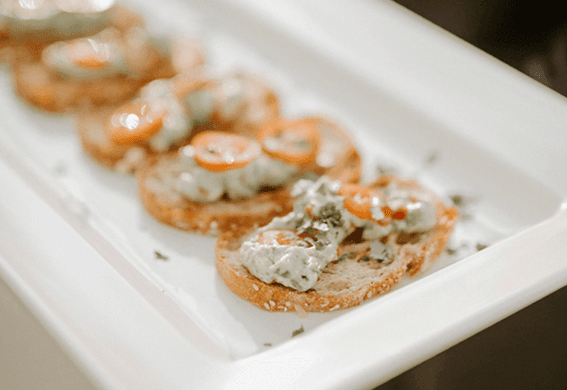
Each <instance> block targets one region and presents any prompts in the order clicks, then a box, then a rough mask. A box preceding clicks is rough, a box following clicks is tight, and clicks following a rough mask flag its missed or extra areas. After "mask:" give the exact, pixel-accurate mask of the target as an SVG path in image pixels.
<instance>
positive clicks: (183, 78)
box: [171, 74, 209, 98]
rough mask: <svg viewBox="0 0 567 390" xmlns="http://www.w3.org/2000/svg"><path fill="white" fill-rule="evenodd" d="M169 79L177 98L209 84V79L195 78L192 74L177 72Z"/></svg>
mask: <svg viewBox="0 0 567 390" xmlns="http://www.w3.org/2000/svg"><path fill="white" fill-rule="evenodd" d="M171 81H172V82H173V93H174V95H175V96H177V97H178V98H181V97H183V96H186V95H188V94H190V93H191V92H194V91H197V90H199V89H201V88H203V87H204V86H206V85H207V84H209V81H206V80H203V79H201V78H196V77H195V75H193V74H178V75H177V76H175V77H174V78H172V79H171Z"/></svg>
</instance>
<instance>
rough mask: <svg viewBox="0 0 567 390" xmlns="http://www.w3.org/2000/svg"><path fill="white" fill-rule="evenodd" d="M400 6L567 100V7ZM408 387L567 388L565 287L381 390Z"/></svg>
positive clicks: (491, 3)
mask: <svg viewBox="0 0 567 390" xmlns="http://www.w3.org/2000/svg"><path fill="white" fill-rule="evenodd" d="M397 3H399V4H401V5H403V6H404V7H406V8H408V9H410V10H411V11H413V12H415V13H417V14H419V15H421V16H422V17H424V18H426V19H428V20H430V21H431V22H433V23H435V24H437V25H439V26H440V27H442V28H444V29H445V30H447V31H449V32H451V33H453V34H454V35H456V36H458V37H460V38H462V39H464V40H465V41H467V42H469V43H471V44H473V45H475V46H477V47H478V48H480V49H482V50H484V51H485V52H487V53H489V54H490V55H492V56H494V57H496V58H498V59H500V60H501V61H503V62H505V63H507V64H508V65H510V66H512V67H514V68H516V69H518V70H520V71H522V72H524V73H526V74H528V75H530V76H531V77H533V78H534V79H536V80H538V81H540V82H541V83H542V84H545V85H546V86H548V87H549V88H552V89H554V90H555V91H557V92H559V93H561V94H563V95H566V96H567V54H566V53H567V50H566V47H567V44H566V39H565V37H566V36H567V33H566V32H565V31H567V30H566V27H567V12H565V11H564V10H563V9H564V6H565V4H567V3H565V2H563V1H553V2H552V1H538V2H534V1H514V0H500V1H496V0H486V1H483V0H397ZM565 104H567V100H566V101H565ZM566 131H567V124H566ZM566 146H567V145H566ZM566 243H567V237H566ZM566 261H567V256H566ZM409 389H420V390H421V389H442V390H445V389H560V390H566V389H567V287H566V288H563V289H561V290H559V291H557V292H555V293H554V294H551V295H550V296H548V297H546V298H544V299H543V300H541V301H539V302H536V303H534V304H533V305H530V306H528V307H527V308H525V309H523V310H521V311H520V312H518V313H516V314H514V315H512V316H510V317H508V318H506V319H505V320H503V321H501V322H499V323H497V324H495V325H493V326H492V327H490V328H488V329H486V330H484V331H482V332H480V333H478V334H476V335H474V336H472V337H471V338H469V339H467V340H465V341H463V342H461V343H459V344H457V345H456V346H454V347H452V348H450V349H449V350H447V351H445V352H443V353H441V354H439V355H437V356H435V357H433V358H431V359H429V360H427V361H425V362H424V363H422V364H420V365H419V366H417V367H415V368H413V369H411V370H409V371H407V372H405V373H403V374H402V375H399V376H398V377H396V378H394V379H392V380H390V381H389V382H387V383H385V384H383V385H382V386H379V387H378V388H376V390H409Z"/></svg>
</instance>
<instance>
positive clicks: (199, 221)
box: [137, 119, 361, 235]
mask: <svg viewBox="0 0 567 390" xmlns="http://www.w3.org/2000/svg"><path fill="white" fill-rule="evenodd" d="M320 120H321V121H324V123H325V125H326V126H327V127H328V128H331V129H332V131H325V132H324V134H323V138H329V137H331V138H333V140H327V141H323V145H322V147H321V148H320V153H323V154H325V153H327V154H332V155H333V161H334V165H332V166H321V165H318V164H317V163H316V162H315V163H313V164H312V165H310V166H308V167H306V168H305V169H304V170H302V171H301V172H299V173H298V174H297V176H296V177H294V178H293V179H292V180H290V181H289V183H287V184H286V185H285V186H284V187H282V188H267V189H265V190H262V191H260V193H259V194H258V195H257V196H254V197H252V198H249V199H246V200H222V201H219V202H213V203H210V204H206V203H200V202H194V201H191V200H189V199H187V198H184V197H183V196H181V195H179V194H177V193H176V192H175V191H174V190H173V189H172V185H170V184H169V183H170V182H171V180H172V178H173V177H175V175H179V174H180V172H179V171H178V170H179V169H182V168H179V164H178V157H177V154H176V153H170V154H167V155H162V156H155V157H153V158H150V159H147V160H146V161H145V162H144V164H143V165H142V166H141V167H140V168H139V169H138V171H137V174H138V175H137V179H138V191H139V194H140V199H141V201H142V204H143V206H144V208H145V209H146V210H147V211H148V213H149V214H150V215H151V216H153V217H154V218H155V219H157V220H158V221H161V222H162V223H165V224H167V225H170V226H173V227H175V228H177V229H181V230H186V231H191V232H196V233H201V234H208V235H218V234H219V233H222V232H225V231H227V230H231V229H234V228H245V229H246V228H248V227H250V226H261V225H264V224H266V223H268V222H270V221H271V220H272V219H273V218H274V217H276V216H281V215H284V214H287V213H288V212H290V211H291V210H292V209H293V201H292V198H291V194H290V192H291V187H292V186H293V184H294V183H295V181H296V180H297V179H298V178H299V177H300V176H301V175H303V174H305V173H314V174H326V175H328V176H330V177H332V178H333V179H338V180H341V181H343V182H346V183H353V182H357V181H358V180H359V179H360V175H361V158H360V155H359V154H358V152H357V150H356V148H355V146H354V143H353V141H352V140H351V138H350V136H349V134H348V133H347V132H346V131H345V130H344V129H342V128H341V127H339V126H337V125H335V124H333V122H331V121H328V120H326V119H320ZM335 139H336V141H337V142H340V145H341V150H340V151H339V150H337V148H336V147H335V146H336V145H335V141H334V140H335ZM211 224H212V228H211Z"/></svg>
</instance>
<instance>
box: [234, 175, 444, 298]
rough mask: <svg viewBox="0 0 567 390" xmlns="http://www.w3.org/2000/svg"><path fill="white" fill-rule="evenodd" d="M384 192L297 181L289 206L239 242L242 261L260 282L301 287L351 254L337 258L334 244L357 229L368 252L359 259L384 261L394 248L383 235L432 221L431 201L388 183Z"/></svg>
mask: <svg viewBox="0 0 567 390" xmlns="http://www.w3.org/2000/svg"><path fill="white" fill-rule="evenodd" d="M387 192H388V193H389V196H386V195H385V194H383V193H381V192H380V191H378V190H377V189H373V188H368V187H362V186H358V185H350V184H349V185H347V184H344V185H341V183H340V182H338V181H333V180H331V179H329V178H327V177H325V176H323V177H321V178H320V179H319V180H317V181H316V182H313V181H310V180H300V181H298V182H297V183H296V185H295V186H294V188H293V191H292V195H293V196H296V197H298V198H297V200H296V202H295V204H294V211H293V212H291V213H289V214H288V215H286V216H283V217H279V218H274V219H273V220H272V222H270V223H269V224H268V225H266V226H264V227H261V228H260V229H258V230H257V231H256V232H255V233H254V234H253V235H252V236H251V238H250V239H249V240H248V241H246V242H244V243H243V245H242V247H241V250H240V255H241V257H242V259H243V264H244V265H245V266H246V267H247V268H248V270H249V271H250V272H251V273H252V274H253V275H255V276H256V277H258V278H259V279H260V280H262V281H264V282H266V283H271V281H272V280H273V281H276V282H278V283H281V284H283V285H285V286H288V287H291V288H294V289H296V290H299V291H305V290H306V289H308V288H311V287H313V285H314V284H315V282H316V280H317V278H318V277H319V275H320V273H321V272H322V271H323V268H324V267H325V266H326V264H328V263H329V262H331V261H339V260H344V259H346V258H351V256H350V255H348V256H347V257H344V256H341V257H339V246H340V245H341V243H342V241H343V240H344V239H345V238H346V237H348V236H349V235H350V234H351V233H353V232H354V231H355V230H356V229H362V239H363V240H365V241H367V242H368V252H367V253H366V254H365V255H364V256H362V260H361V261H370V260H372V259H374V260H376V261H377V262H378V263H380V264H382V265H387V264H389V263H390V262H391V261H392V257H393V255H394V248H393V247H392V246H391V245H388V244H386V243H384V242H382V241H381V239H382V238H383V237H384V236H386V235H388V234H390V233H392V232H400V233H413V232H424V231H427V230H429V229H431V228H433V227H434V226H435V225H436V223H437V217H436V209H435V207H434V206H433V205H432V204H431V203H429V202H427V201H426V200H424V199H417V198H415V197H414V196H410V195H411V194H408V193H407V191H405V190H399V189H397V188H390V189H389V190H388V191H387ZM385 221H388V223H384V222H385ZM298 247H299V248H301V249H294V252H292V249H290V248H298ZM317 253H319V254H318V255H317ZM292 270H293V272H292ZM315 275H316V276H315ZM304 276H305V278H304Z"/></svg>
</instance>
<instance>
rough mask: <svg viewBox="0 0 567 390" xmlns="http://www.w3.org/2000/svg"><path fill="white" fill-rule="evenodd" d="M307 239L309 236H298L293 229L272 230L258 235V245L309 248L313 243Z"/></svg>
mask: <svg viewBox="0 0 567 390" xmlns="http://www.w3.org/2000/svg"><path fill="white" fill-rule="evenodd" d="M307 237H310V236H308V235H305V234H303V235H301V234H298V233H297V231H295V230H293V229H274V230H267V231H265V232H262V233H260V234H259V235H258V243H260V244H262V245H288V246H301V247H305V248H309V247H312V246H313V242H310V241H307V240H306V238H307ZM314 240H315V239H313V241H314Z"/></svg>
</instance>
